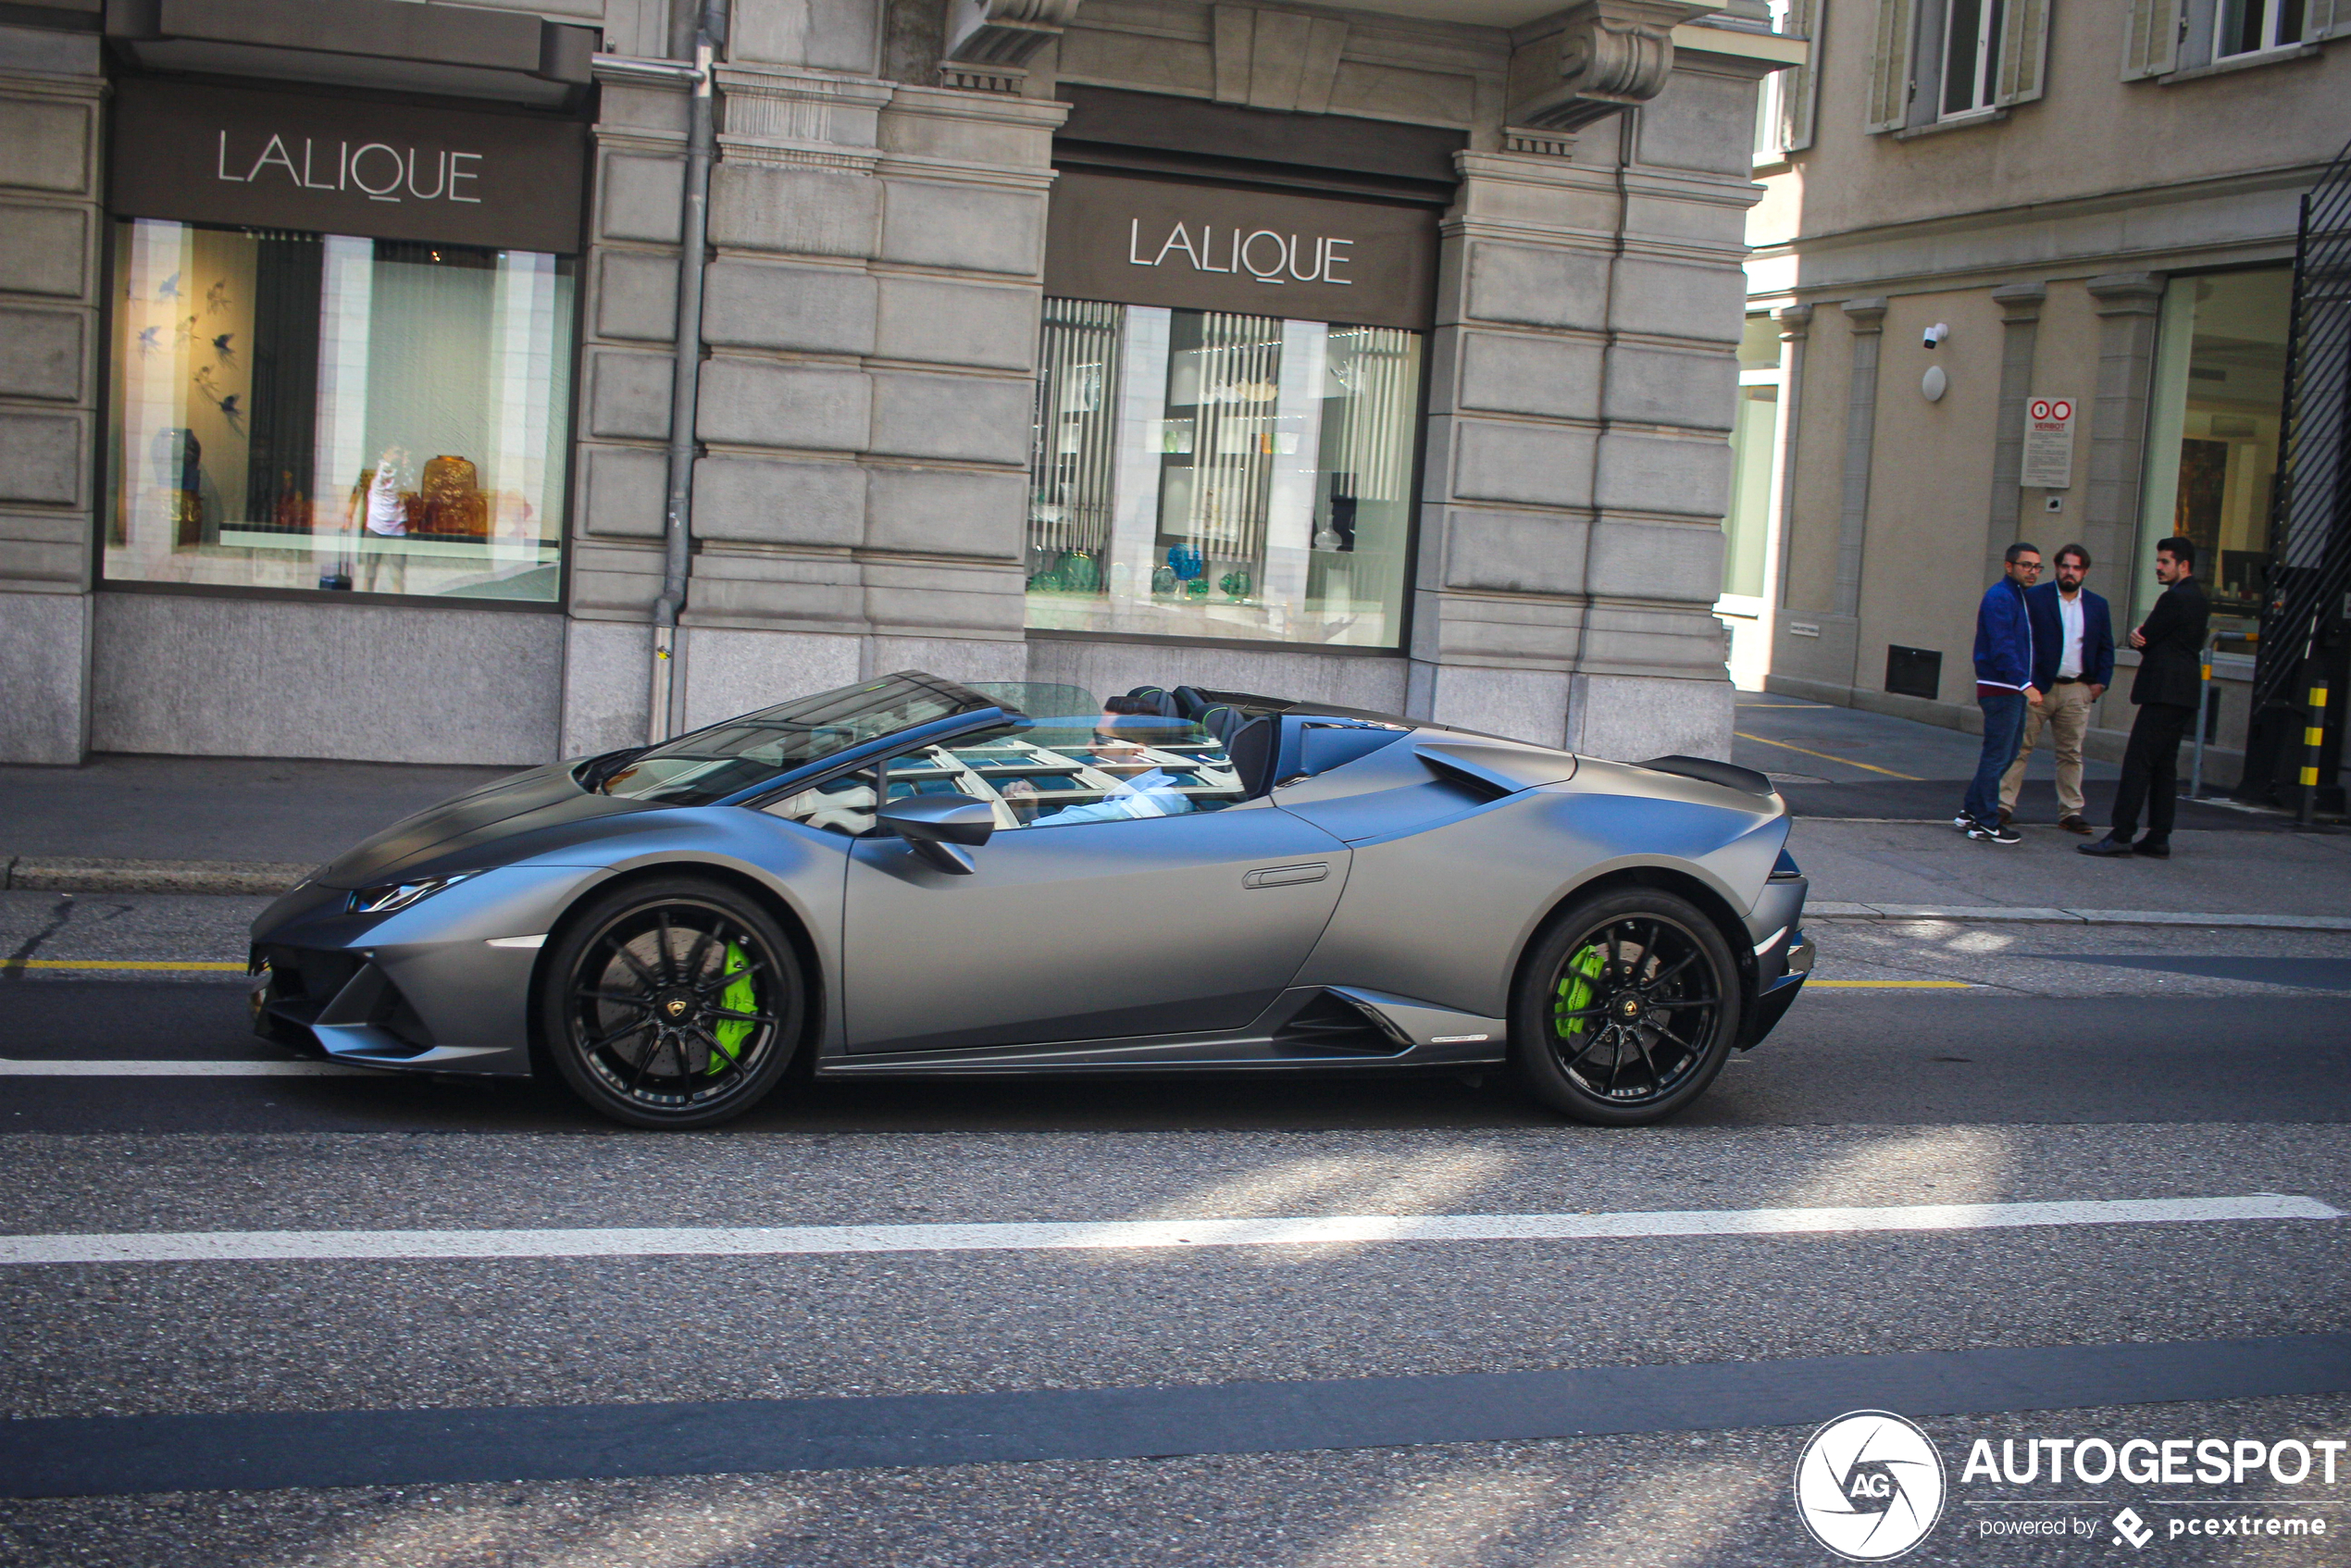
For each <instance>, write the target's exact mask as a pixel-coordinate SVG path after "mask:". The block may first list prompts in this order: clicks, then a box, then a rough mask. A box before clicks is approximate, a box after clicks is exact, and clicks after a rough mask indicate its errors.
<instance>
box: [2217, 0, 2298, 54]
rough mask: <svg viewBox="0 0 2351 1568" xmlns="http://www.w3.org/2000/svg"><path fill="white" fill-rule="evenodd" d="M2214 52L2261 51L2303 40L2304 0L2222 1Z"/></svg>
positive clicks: (2249, 52) (2218, 15) (2243, 52)
mask: <svg viewBox="0 0 2351 1568" xmlns="http://www.w3.org/2000/svg"><path fill="white" fill-rule="evenodd" d="M2213 25H2214V29H2215V31H2214V34H2213V40H2212V55H2213V57H2214V58H2215V59H2225V58H2226V57H2228V56H2231V55H2253V54H2258V53H2259V52H2260V51H2262V50H2264V49H2280V48H2284V47H2286V46H2288V45H2290V44H2299V43H2301V42H2302V0H2220V6H2219V7H2218V10H2217V14H2216V15H2215V16H2214V18H2213Z"/></svg>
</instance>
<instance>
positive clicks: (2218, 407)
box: [2135, 267, 2294, 630]
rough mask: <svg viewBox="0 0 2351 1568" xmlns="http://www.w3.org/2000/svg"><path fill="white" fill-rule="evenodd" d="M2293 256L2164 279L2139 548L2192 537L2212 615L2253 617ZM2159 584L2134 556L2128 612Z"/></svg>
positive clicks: (2233, 620) (2266, 541)
mask: <svg viewBox="0 0 2351 1568" xmlns="http://www.w3.org/2000/svg"><path fill="white" fill-rule="evenodd" d="M2293 303H2294V273H2293V269H2292V268H2283V267H2278V268H2260V269H2258V270H2253V271H2245V272H2224V273H2215V274H2210V275H2208V276H2202V277H2194V276H2191V277H2179V278H2174V279H2172V280H2171V281H2170V283H2169V284H2168V285H2167V286H2166V288H2165V290H2164V296H2163V315H2162V318H2161V325H2160V327H2159V329H2158V338H2157V343H2156V366H2155V375H2154V379H2153V385H2152V386H2151V387H2150V389H2149V397H2148V402H2149V405H2150V407H2149V419H2148V441H2147V466H2146V505H2145V510H2144V512H2143V514H2142V516H2141V518H2140V527H2139V535H2140V540H2139V558H2140V560H2141V561H2142V562H2146V561H2149V560H2152V559H2153V558H2154V554H2153V552H2154V549H2155V541H2158V540H2159V539H2163V538H2166V537H2169V536H2171V535H2173V534H2177V535H2179V536H2180V537H2182V538H2183V539H2187V540H2190V541H2194V543H2195V544H2196V579H2197V580H2198V581H2200V582H2201V583H2203V584H2204V589H2205V592H2206V593H2207V594H2208V595H2209V597H2210V599H2211V603H2212V610H2213V614H2214V616H2216V617H2227V619H2223V620H2220V622H2219V624H2220V625H2223V626H2228V627H2230V628H2232V629H2236V630H2244V629H2247V628H2250V627H2251V626H2253V625H2254V624H2256V623H2258V620H2259V618H2260V615H2261V602H2262V599H2263V597H2264V595H2265V594H2266V592H2267V590H2268V582H2269V567H2270V509H2271V503H2272V501H2273V500H2274V495H2275V491H2276V487H2277V474H2278V450H2279V439H2280V435H2281V431H2282V428H2283V420H2284V409H2285V362H2286V335H2287V330H2288V328H2289V326H2290V324H2291V320H2292V316H2293ZM2159 591H2160V590H2159V589H2158V588H2157V587H2156V585H2155V581H2154V579H2153V578H2152V576H2150V575H2149V574H2148V573H2147V572H2146V570H2145V569H2144V567H2142V569H2141V571H2140V572H2139V574H2138V580H2137V581H2136V584H2135V597H2136V600H2137V603H2136V606H2135V609H2136V613H2137V614H2138V615H2139V616H2144V615H2145V614H2146V611H2147V610H2148V609H2150V608H2152V606H2153V604H2154V600H2155V595H2156V594H2157V593H2158V592H2159Z"/></svg>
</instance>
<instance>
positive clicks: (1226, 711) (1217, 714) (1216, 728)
mask: <svg viewBox="0 0 2351 1568" xmlns="http://www.w3.org/2000/svg"><path fill="white" fill-rule="evenodd" d="M1192 722H1193V723H1194V724H1197V725H1199V726H1200V728H1202V729H1205V730H1207V731H1208V732H1209V733H1210V734H1211V735H1213V736H1215V737H1216V739H1217V740H1221V741H1223V742H1224V743H1225V745H1226V746H1230V745H1231V744H1232V743H1233V735H1234V733H1235V731H1237V730H1238V729H1239V728H1240V727H1241V726H1242V725H1244V724H1247V723H1248V722H1249V716H1248V715H1247V714H1245V713H1243V712H1241V711H1240V709H1238V708H1237V707H1235V706H1233V704H1232V703H1208V704H1207V705H1206V706H1204V707H1202V708H1201V709H1200V712H1198V713H1196V714H1194V715H1193V716H1192Z"/></svg>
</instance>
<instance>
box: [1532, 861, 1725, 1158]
mask: <svg viewBox="0 0 2351 1568" xmlns="http://www.w3.org/2000/svg"><path fill="white" fill-rule="evenodd" d="M1738 1021H1739V971H1738V963H1737V960H1736V959H1735V957H1734V956H1733V955H1732V952H1731V947H1730V944H1729V943H1728V942H1726V941H1724V940H1723V933H1722V932H1721V931H1720V930H1718V929H1717V928H1716V927H1715V925H1714V922H1713V921H1711V920H1710V919H1708V918H1707V917H1706V915H1704V914H1703V913H1702V912H1700V911H1699V910H1698V908H1697V906H1695V905H1694V904H1692V903H1691V902H1689V901H1688V900H1686V899H1683V898H1679V897H1676V896H1675V895H1674V894H1672V893H1669V892H1664V891H1662V890H1655V889H1648V888H1631V889H1623V890H1618V891H1615V892H1608V893H1601V894H1598V895H1597V896H1595V897H1593V898H1589V899H1586V900H1584V901H1583V902H1579V903H1577V904H1575V905H1574V906H1573V907H1572V908H1570V909H1569V910H1568V911H1567V912H1566V913H1565V914H1564V915H1561V917H1560V918H1559V919H1557V920H1555V921H1553V922H1552V923H1551V925H1550V926H1549V928H1548V929H1547V930H1546V931H1545V933H1544V934H1543V935H1542V936H1541V937H1539V938H1537V939H1536V944H1535V950H1534V952H1532V953H1530V954H1529V955H1528V958H1527V963H1526V965H1525V968H1524V971H1523V972H1522V974H1521V975H1520V977H1519V982H1518V989H1517V991H1516V992H1515V993H1514V994H1513V996H1512V997H1511V1057H1512V1059H1513V1060H1514V1061H1515V1062H1516V1063H1517V1065H1518V1070H1519V1074H1520V1076H1521V1077H1522V1078H1523V1079H1524V1081H1525V1083H1526V1086H1527V1087H1528V1088H1529V1089H1532V1090H1533V1091H1534V1093H1535V1094H1536V1097H1537V1098H1539V1099H1541V1100H1542V1101H1544V1102H1545V1103H1546V1104H1548V1105H1550V1106H1551V1107H1552V1108H1553V1109H1555V1110H1559V1111H1562V1112H1564V1113H1566V1114H1568V1115H1570V1116H1573V1117H1574V1118H1575V1119H1576V1120H1578V1121H1582V1122H1591V1123H1594V1124H1597V1125H1598V1126H1642V1125H1644V1124H1646V1123H1649V1122H1657V1121H1662V1120H1663V1119H1664V1118H1666V1117H1668V1116H1671V1115H1672V1114H1674V1113H1675V1112H1676V1111H1679V1110H1681V1109H1682V1108H1683V1107H1684V1106H1686V1105H1687V1104H1689V1102H1690V1101H1693V1100H1696V1099H1697V1098H1698V1096H1699V1095H1701V1094H1703V1093H1705V1092H1706V1086H1707V1085H1708V1084H1710V1083H1711V1082H1713V1081H1714V1075H1715V1074H1716V1073H1718V1072H1720V1071H1721V1070H1722V1067H1723V1061H1724V1060H1725V1059H1726V1058H1727V1057H1728V1056H1729V1054H1730V1050H1731V1041H1732V1040H1733V1039H1735V1038H1736V1037H1737V1034H1738Z"/></svg>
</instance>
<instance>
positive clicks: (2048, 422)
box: [2016, 397, 2073, 490]
mask: <svg viewBox="0 0 2351 1568" xmlns="http://www.w3.org/2000/svg"><path fill="white" fill-rule="evenodd" d="M2016 482H2017V483H2019V484H2021V485H2031V486H2033V487H2034V488H2035V489H2037V490H2065V489H2067V488H2069V487H2071V485H2072V483H2073V400H2072V399H2071V398H2070V397H2036V398H2033V399H2031V400H2029V401H2028V402H2027V403H2026V404H2025V405H2024V471H2023V472H2022V473H2021V474H2019V475H2018V476H2017V481H2016Z"/></svg>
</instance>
